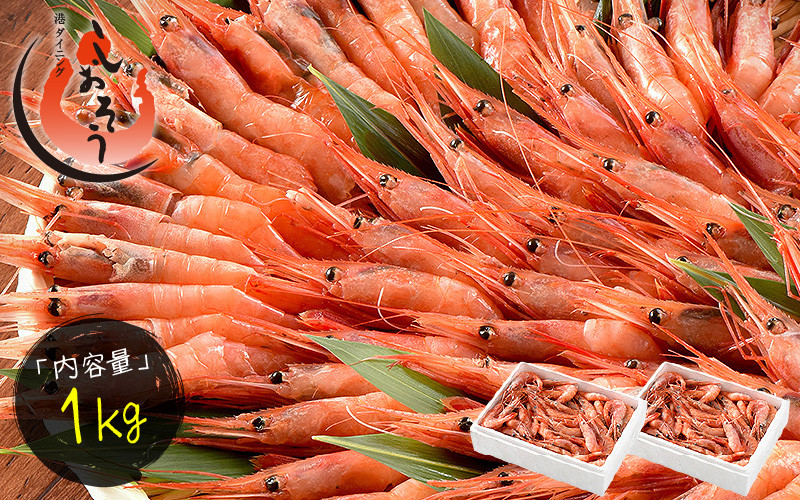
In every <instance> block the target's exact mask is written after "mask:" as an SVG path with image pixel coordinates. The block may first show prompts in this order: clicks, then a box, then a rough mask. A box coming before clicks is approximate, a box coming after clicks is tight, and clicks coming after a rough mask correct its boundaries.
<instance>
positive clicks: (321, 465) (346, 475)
mask: <svg viewBox="0 0 800 500" xmlns="http://www.w3.org/2000/svg"><path fill="white" fill-rule="evenodd" d="M405 480H406V477H405V476H404V475H402V474H401V473H399V472H397V471H395V470H394V469H392V468H390V467H388V466H386V465H383V464H382V463H380V462H378V461H376V460H373V459H371V458H369V457H367V456H365V455H362V454H361V453H358V452H355V451H352V450H345V451H337V452H335V453H329V454H324V455H318V456H316V457H311V458H306V459H304V460H297V461H295V462H291V463H288V464H284V465H278V466H277V467H271V468H268V469H264V470H261V471H259V472H256V473H255V474H251V475H248V476H244V477H240V478H236V479H223V480H220V481H210V482H193V483H174V482H162V483H159V485H158V486H159V488H167V489H177V490H192V491H194V492H195V493H205V494H224V493H229V494H236V495H244V496H245V497H250V496H253V495H255V494H258V496H259V497H261V498H275V499H286V500H310V499H312V498H325V497H329V496H331V495H337V494H350V493H370V492H375V491H384V490H386V489H388V488H392V487H394V486H396V485H398V484H400V483H401V482H403V481H405ZM222 496H223V497H225V496H227V495H222Z"/></svg>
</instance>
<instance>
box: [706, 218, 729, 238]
mask: <svg viewBox="0 0 800 500" xmlns="http://www.w3.org/2000/svg"><path fill="white" fill-rule="evenodd" d="M706 232H707V233H708V234H709V235H711V237H712V238H714V239H715V240H716V239H718V238H722V237H723V236H724V235H725V228H724V227H722V226H720V225H719V224H717V223H716V222H709V223H708V224H706Z"/></svg>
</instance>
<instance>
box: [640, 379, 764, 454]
mask: <svg viewBox="0 0 800 500" xmlns="http://www.w3.org/2000/svg"><path fill="white" fill-rule="evenodd" d="M645 399H646V400H647V403H648V406H647V418H646V419H645V428H644V432H646V433H648V434H651V435H653V436H657V437H660V438H662V439H665V440H667V441H670V442H672V443H676V444H679V445H680V446H683V447H686V448H689V449H690V450H694V451H696V452H698V453H703V454H705V455H713V456H716V457H717V458H721V459H722V460H725V461H727V462H736V463H738V464H740V465H744V464H746V463H747V461H748V460H749V458H750V456H751V455H752V454H753V453H754V452H755V450H756V448H757V447H758V443H759V441H760V440H761V438H762V437H764V433H765V432H766V430H767V428H768V427H769V424H770V422H772V419H773V418H774V417H775V408H774V407H772V406H771V405H770V404H769V403H767V402H766V401H764V400H761V399H754V398H751V397H750V396H748V395H746V394H742V393H738V392H728V391H722V390H721V387H720V385H719V384H715V383H713V382H700V381H697V380H684V378H683V377H681V376H680V375H679V374H677V373H674V372H668V373H665V374H664V375H662V376H661V377H660V378H659V379H658V380H656V381H655V382H654V383H653V385H652V387H650V388H649V389H648V390H647V393H646V394H645Z"/></svg>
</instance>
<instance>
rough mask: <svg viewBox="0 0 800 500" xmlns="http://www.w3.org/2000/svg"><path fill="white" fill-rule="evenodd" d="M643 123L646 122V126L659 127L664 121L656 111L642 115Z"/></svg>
mask: <svg viewBox="0 0 800 500" xmlns="http://www.w3.org/2000/svg"><path fill="white" fill-rule="evenodd" d="M644 121H646V122H647V124H648V125H653V126H654V127H655V126H656V125H661V123H662V122H663V121H664V120H663V119H662V118H661V114H660V113H659V112H658V111H648V112H647V114H646V115H644Z"/></svg>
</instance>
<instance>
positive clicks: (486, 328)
mask: <svg viewBox="0 0 800 500" xmlns="http://www.w3.org/2000/svg"><path fill="white" fill-rule="evenodd" d="M494 334H495V331H494V327H493V326H490V325H483V326H482V327H480V328H478V336H479V337H480V338H482V339H483V340H489V337H491V336H492V335H494Z"/></svg>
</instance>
